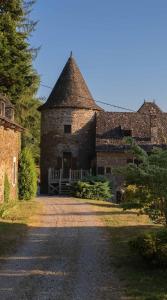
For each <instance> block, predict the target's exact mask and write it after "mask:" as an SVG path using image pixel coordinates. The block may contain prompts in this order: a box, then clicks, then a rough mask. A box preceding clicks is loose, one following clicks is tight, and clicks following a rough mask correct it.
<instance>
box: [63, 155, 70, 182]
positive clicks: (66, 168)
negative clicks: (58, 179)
mask: <svg viewBox="0 0 167 300" xmlns="http://www.w3.org/2000/svg"><path fill="white" fill-rule="evenodd" d="M62 167H63V178H69V172H70V169H71V168H72V154H71V152H63V165H62Z"/></svg>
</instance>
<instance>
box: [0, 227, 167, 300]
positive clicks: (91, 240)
mask: <svg viewBox="0 0 167 300" xmlns="http://www.w3.org/2000/svg"><path fill="white" fill-rule="evenodd" d="M10 225H11V226H15V225H14V224H10ZM10 225H9V226H10ZM19 225H20V224H16V227H17V231H18V230H19ZM2 226H5V225H2V224H1V223H0V228H1V230H2ZM6 226H7V225H6ZM21 226H22V225H20V228H21ZM7 228H8V227H7ZM7 228H6V229H7ZM6 229H5V230H6ZM152 229H155V227H154V226H122V227H107V226H106V227H90V226H88V227H86V226H82V223H81V226H80V227H79V226H77V227H32V228H30V231H29V240H28V247H27V244H25V245H24V244H23V246H22V247H21V248H20V250H19V251H18V252H17V253H16V254H13V255H11V256H9V257H3V256H0V267H1V269H0V299H37V298H35V297H37V295H36V293H37V291H38V297H39V298H38V299H61V300H66V299H68V300H71V299H87V300H90V299H94V300H95V299H98V300H99V299H101V300H103V299H106V300H107V299H112V300H115V299H117V300H118V299H123V298H119V297H118V293H119V292H120V286H119V284H118V282H117V280H115V278H117V276H119V278H120V281H121V284H122V286H124V288H125V290H126V289H127V291H128V294H129V295H131V297H132V298H128V299H146V298H142V296H143V295H144V296H145V297H152V296H153V294H154V295H158V297H159V298H155V299H166V298H161V296H162V293H163V295H167V285H166V279H165V278H166V276H167V271H166V270H153V269H152V270H151V269H149V268H148V266H146V265H144V264H143V262H141V261H140V260H139V259H138V258H137V257H136V256H135V255H134V254H133V253H130V251H129V248H128V240H129V239H130V238H132V237H133V236H136V235H137V234H139V233H141V232H143V231H148V230H152ZM7 231H8V229H7ZM7 231H6V233H7ZM110 242H111V243H110ZM1 245H2V241H1ZM107 245H109V247H108V246H107ZM4 262H5V263H6V264H5V265H4ZM13 293H14V294H13ZM12 295H16V298H15V297H14V296H12ZM18 295H19V297H18V298H17V296H18ZM48 295H49V296H48ZM10 297H11V298H10ZM33 297H34V298H33ZM42 297H43V298H42ZM47 297H48V298H47ZM54 297H55V298H54ZM148 299H154V298H148Z"/></svg>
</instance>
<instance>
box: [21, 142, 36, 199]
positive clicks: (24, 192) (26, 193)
mask: <svg viewBox="0 0 167 300" xmlns="http://www.w3.org/2000/svg"><path fill="white" fill-rule="evenodd" d="M36 192H37V174H36V168H35V163H34V160H33V157H32V154H31V151H30V149H28V148H24V149H23V150H22V153H21V156H20V164H19V198H20V199H24V200H30V199H32V198H33V197H34V196H35V195H36Z"/></svg>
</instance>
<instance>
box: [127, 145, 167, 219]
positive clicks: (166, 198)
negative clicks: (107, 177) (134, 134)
mask: <svg viewBox="0 0 167 300" xmlns="http://www.w3.org/2000/svg"><path fill="white" fill-rule="evenodd" d="M130 145H131V149H132V153H133V155H134V156H135V158H137V159H138V160H139V161H140V163H139V164H138V165H136V164H135V163H130V164H128V166H127V167H125V168H124V169H122V170H121V173H122V174H124V176H125V181H126V186H129V185H134V186H135V187H136V192H134V190H133V197H126V193H125V200H126V201H127V202H130V203H131V204H132V206H131V207H134V204H135V205H136V204H138V206H139V207H140V208H142V209H143V210H144V212H146V213H147V214H148V215H149V216H150V218H151V219H153V220H154V221H156V222H161V223H165V224H167V184H166V183H167V150H162V149H160V148H154V149H153V150H152V152H151V153H149V154H148V153H147V152H145V151H144V150H143V149H142V148H141V147H139V146H138V145H137V144H136V143H135V141H133V142H130ZM129 207H130V206H129Z"/></svg>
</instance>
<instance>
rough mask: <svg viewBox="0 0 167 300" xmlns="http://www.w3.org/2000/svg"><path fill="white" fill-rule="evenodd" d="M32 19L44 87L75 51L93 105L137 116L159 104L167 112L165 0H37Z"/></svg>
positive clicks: (45, 91)
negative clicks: (150, 103)
mask: <svg viewBox="0 0 167 300" xmlns="http://www.w3.org/2000/svg"><path fill="white" fill-rule="evenodd" d="M32 18H33V19H35V20H39V23H38V26H37V30H36V31H35V32H34V33H33V37H32V38H31V44H32V45H33V46H41V50H40V52H39V55H38V57H37V59H36V60H35V61H34V66H35V68H36V69H37V71H38V72H39V74H40V75H41V80H42V82H43V83H44V84H46V85H49V86H53V85H54V83H55V81H56V80H57V78H58V76H59V74H60V72H61V70H62V68H63V67H64V64H65V63H66V60H67V59H68V57H69V55H70V51H71V50H72V51H73V54H74V57H75V59H76V61H77V63H78V65H79V67H80V70H81V72H82V74H83V75H84V78H85V80H86V82H87V84H88V87H89V89H90V91H91V93H92V94H93V96H94V98H95V99H97V100H101V101H105V102H109V103H111V104H116V105H120V106H124V107H129V108H131V109H134V110H136V109H137V108H138V107H139V106H140V105H141V104H142V103H143V101H144V99H155V101H156V103H157V104H158V105H160V106H161V108H162V109H163V110H165V111H167V0H103V1H102V0H48V1H46V0H37V3H36V4H35V6H34V9H33V12H32ZM49 93H50V90H49V89H46V88H44V87H40V89H39V91H38V95H39V96H41V97H43V96H45V97H47V96H48V95H49ZM106 109H107V110H110V109H109V108H108V107H106Z"/></svg>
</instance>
